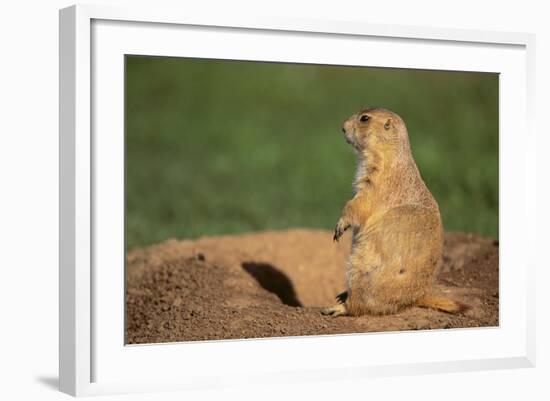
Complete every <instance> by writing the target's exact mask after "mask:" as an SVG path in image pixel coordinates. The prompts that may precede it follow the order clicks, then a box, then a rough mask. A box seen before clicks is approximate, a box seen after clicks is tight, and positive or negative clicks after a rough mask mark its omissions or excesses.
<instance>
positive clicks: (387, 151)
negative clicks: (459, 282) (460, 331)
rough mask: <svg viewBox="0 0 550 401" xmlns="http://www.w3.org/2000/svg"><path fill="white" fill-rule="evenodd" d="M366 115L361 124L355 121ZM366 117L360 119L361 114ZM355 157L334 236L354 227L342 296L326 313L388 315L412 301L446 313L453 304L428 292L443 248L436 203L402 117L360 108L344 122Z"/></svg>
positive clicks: (455, 307)
mask: <svg viewBox="0 0 550 401" xmlns="http://www.w3.org/2000/svg"><path fill="white" fill-rule="evenodd" d="M363 116H368V120H367V121H361V118H362V117H363ZM363 118H365V117H363ZM343 131H344V136H345V138H346V140H347V142H348V143H350V144H351V145H352V146H353V148H354V149H355V150H356V152H357V154H358V156H359V166H358V169H357V174H356V178H355V181H354V189H355V196H354V197H353V198H352V199H351V200H350V201H348V202H347V204H346V205H345V207H344V210H343V212H342V217H341V218H340V220H339V221H338V223H337V225H336V228H335V233H334V239H335V241H337V240H338V239H339V238H340V236H341V235H342V234H343V233H344V231H346V230H347V229H348V228H352V230H353V239H352V248H351V254H350V258H349V264H348V271H347V294H346V293H345V294H341V295H340V296H339V297H338V299H339V301H340V302H339V303H338V304H336V305H335V306H333V307H331V308H327V309H325V310H324V313H325V314H331V315H333V316H340V315H352V316H358V315H362V314H366V313H370V314H388V313H394V312H397V311H398V310H400V309H401V308H403V307H407V306H412V305H418V306H424V307H430V308H435V309H441V310H445V311H447V312H458V311H461V310H463V308H462V307H461V306H460V304H458V303H456V302H455V301H452V300H447V299H444V298H442V297H436V296H433V295H432V293H433V284H434V280H435V275H436V273H437V270H438V267H439V265H440V263H441V258H442V253H443V228H442V224H441V217H440V214H439V208H438V205H437V202H436V201H435V199H434V198H433V196H432V194H431V193H430V191H429V190H428V188H427V187H426V185H425V184H424V181H423V180H422V178H421V176H420V173H419V171H418V168H417V166H416V163H415V162H414V159H413V156H412V153H411V149H410V145H409V138H408V133H407V128H406V126H405V123H404V122H403V120H402V119H401V118H400V117H399V116H398V115H397V114H395V113H393V112H391V111H389V110H385V109H380V108H366V109H363V110H361V111H360V112H359V113H356V114H354V115H352V116H351V117H350V118H348V119H347V120H346V121H345V122H344V124H343Z"/></svg>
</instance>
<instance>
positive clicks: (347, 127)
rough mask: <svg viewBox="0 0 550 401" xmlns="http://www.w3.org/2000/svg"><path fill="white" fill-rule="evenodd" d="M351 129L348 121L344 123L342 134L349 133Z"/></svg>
mask: <svg viewBox="0 0 550 401" xmlns="http://www.w3.org/2000/svg"><path fill="white" fill-rule="evenodd" d="M351 128H352V122H351V121H350V120H349V119H348V120H346V121H344V123H343V124H342V132H343V133H344V134H346V133H348V132H350V131H351Z"/></svg>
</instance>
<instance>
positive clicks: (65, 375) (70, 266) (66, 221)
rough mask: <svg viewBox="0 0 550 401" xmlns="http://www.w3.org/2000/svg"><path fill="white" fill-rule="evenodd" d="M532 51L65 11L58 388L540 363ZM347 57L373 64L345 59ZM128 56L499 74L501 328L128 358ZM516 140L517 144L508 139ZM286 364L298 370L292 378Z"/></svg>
mask: <svg viewBox="0 0 550 401" xmlns="http://www.w3.org/2000/svg"><path fill="white" fill-rule="evenodd" d="M220 38H223V41H222V42H223V43H224V46H223V47H221V46H217V45H216V43H217V42H219V41H220V40H219V39H220ZM258 40H261V42H262V46H258V45H257V43H258ZM335 41H338V43H337V45H336V43H335ZM534 42H535V38H534V35H531V34H523V33H506V32H483V31H470V30H456V29H436V28H426V27H415V26H397V25H373V24H368V23H366V22H357V21H355V22H353V21H316V20H293V19H292V18H266V17H259V16H246V17H245V16H243V17H242V18H240V19H238V20H237V19H234V18H224V17H221V16H211V15H201V14H196V13H195V14H193V13H187V12H182V11H181V10H179V11H174V12H168V11H166V10H160V9H155V8H154V7H151V8H137V7H136V8H112V7H108V6H103V5H102V6H92V5H86V6H84V5H78V6H72V7H69V8H66V9H63V10H61V11H60V327H59V332H60V362H59V375H60V376H59V379H60V380H59V383H60V390H61V391H63V392H66V393H68V394H72V395H95V394H111V393H126V392H141V391H160V390H172V389H173V390H175V389H197V388H212V387H219V386H238V385H245V384H247V383H280V382H285V381H286V382H292V381H306V380H326V379H338V378H348V379H349V378H354V379H360V378H364V377H375V376H387V375H403V374H421V373H430V372H450V371H468V370H481V369H504V368H516V367H531V366H534V364H535V338H534V336H535V334H534V333H535V328H534V325H535V321H534V320H535V318H534V316H535V314H534V311H535V307H534V302H535V301H534V300H535V295H534V287H535V283H534V269H535V263H536V262H535V260H534V257H532V256H527V257H525V256H524V255H534V253H533V252H530V251H529V250H530V249H531V247H532V246H533V244H534V242H535V241H534V233H535V229H534V227H535V221H536V215H535V213H536V211H535V204H534V202H535V187H536V184H535V178H534V177H535V174H534V173H535V158H534V155H535V133H534V131H533V128H532V121H533V115H532V113H533V112H534V107H533V100H534V95H533V88H534ZM197 43H200V44H201V46H197ZM306 45H307V48H308V49H310V51H306V52H305V51H304V48H306ZM354 46H361V47H362V48H363V49H366V50H368V52H360V54H363V56H358V57H351V58H349V57H348V58H344V52H345V51H346V50H349V49H350V48H353V47H354ZM262 49H263V50H262ZM392 49H394V50H396V51H394V52H392V51H391V50H392ZM397 50H398V51H397ZM413 51H414V57H410V55H411V54H412V53H411V52H413ZM365 53H368V54H370V55H376V57H372V56H371V57H372V58H371V59H368V60H367V59H364V58H362V57H364V54H365ZM124 54H147V55H158V56H187V57H214V58H222V59H224V58H233V59H243V60H245V59H246V60H263V61H289V62H292V61H299V62H309V63H320V64H331V63H332V64H334V63H338V64H349V65H369V66H380V67H401V68H429V69H446V70H468V71H490V72H497V73H499V74H501V86H500V106H499V107H500V186H499V188H500V213H501V214H500V227H501V229H500V286H501V291H500V294H501V295H500V296H501V299H500V319H499V320H500V326H499V327H498V328H479V329H456V330H444V331H443V330H441V331H438V330H433V331H421V332H414V333H410V332H409V333H407V332H399V333H370V334H354V335H337V336H311V337H295V338H290V339H288V338H277V339H263V340H232V341H209V342H194V343H179V344H158V345H143V346H125V345H124V333H123V330H121V328H123V321H124V316H123V311H124V305H123V297H122V296H121V294H123V289H124V285H123V280H124V278H123V276H124V254H123V249H124V247H123V236H122V234H121V233H122V228H123V193H122V188H123V185H121V183H122V182H123V181H121V179H122V180H123V93H122V92H123V91H121V90H120V89H121V85H122V83H123V77H124V75H123V69H121V68H120V67H121V65H123V57H121V56H123V55H124ZM97 132H101V133H105V132H108V133H109V135H95V134H96V133H97ZM518 132H521V133H522V135H523V136H524V138H525V140H524V141H522V143H523V144H525V145H524V146H522V147H518V146H517V143H516V142H515V141H514V135H517V133H518ZM512 151H513V157H514V160H515V163H514V165H513V166H512V165H510V163H507V161H509V160H510V158H511V157H512ZM511 183H522V185H523V189H524V190H523V191H517V190H516V189H515V188H517V185H516V186H515V187H513V186H512V185H511ZM121 213H122V215H121ZM529 258H531V259H529ZM121 311H122V313H121ZM346 349H349V350H353V352H342V350H344V351H345V350H346ZM388 349H391V350H392V351H393V352H388V351H386V350H388ZM420 350H422V352H421V353H420ZM321 351H322V352H321ZM285 354H290V355H293V357H294V358H295V363H293V364H292V367H290V366H288V363H286V360H285V358H282V357H281V356H282V355H285ZM266 360H269V364H267V363H265V361H266ZM189 361H192V362H189ZM262 361H264V362H263V363H262Z"/></svg>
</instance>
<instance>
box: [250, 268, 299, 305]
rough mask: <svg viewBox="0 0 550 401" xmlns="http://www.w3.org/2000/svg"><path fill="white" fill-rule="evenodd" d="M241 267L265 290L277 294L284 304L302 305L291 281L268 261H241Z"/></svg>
mask: <svg viewBox="0 0 550 401" xmlns="http://www.w3.org/2000/svg"><path fill="white" fill-rule="evenodd" d="M242 267H243V269H244V270H245V271H246V272H247V273H248V274H250V275H251V276H252V277H254V279H255V280H256V281H257V282H258V284H260V285H261V286H262V287H263V288H264V289H265V290H267V291H269V292H271V293H273V294H275V295H277V296H278V297H279V299H280V300H281V301H282V302H283V303H284V304H285V305H289V306H302V303H301V302H300V301H299V300H298V297H297V296H296V292H295V291H294V286H293V285H292V281H290V279H289V278H288V276H287V275H286V274H285V273H283V272H282V271H280V270H279V269H277V268H276V267H275V266H273V265H271V264H269V263H256V262H243V264H242Z"/></svg>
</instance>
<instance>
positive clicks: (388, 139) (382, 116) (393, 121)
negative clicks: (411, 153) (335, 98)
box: [342, 108, 409, 154]
mask: <svg viewBox="0 0 550 401" xmlns="http://www.w3.org/2000/svg"><path fill="white" fill-rule="evenodd" d="M342 132H343V133H344V137H345V138H346V141H347V142H348V143H349V144H350V145H351V146H352V147H353V148H354V149H355V150H356V151H357V152H358V153H359V154H365V152H368V151H369V150H380V151H384V150H387V151H389V150H396V151H398V150H401V149H403V148H404V147H405V148H408V147H409V138H408V134H407V128H406V127H405V123H404V122H403V120H402V119H401V117H399V116H398V115H397V114H395V113H394V112H392V111H389V110H386V109H380V108H365V109H362V110H361V111H359V112H358V113H355V114H353V115H352V116H350V117H349V118H348V119H347V120H346V121H344V124H343V125H342Z"/></svg>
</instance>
